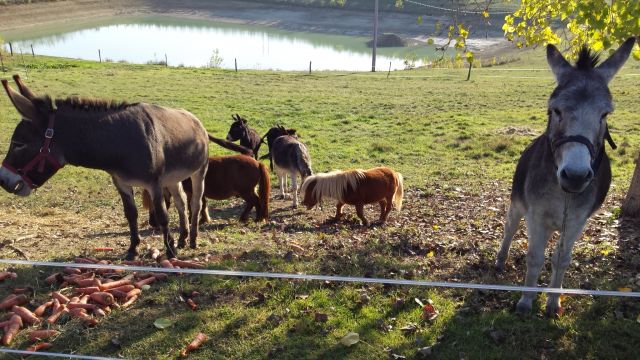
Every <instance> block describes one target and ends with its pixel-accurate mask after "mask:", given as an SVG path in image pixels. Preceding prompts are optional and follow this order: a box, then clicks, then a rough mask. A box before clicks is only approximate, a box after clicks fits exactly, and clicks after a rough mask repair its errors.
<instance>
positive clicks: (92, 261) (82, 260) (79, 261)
mask: <svg viewBox="0 0 640 360" xmlns="http://www.w3.org/2000/svg"><path fill="white" fill-rule="evenodd" d="M73 262H74V263H76V264H95V263H97V262H98V260H96V259H92V258H87V257H80V258H75V260H73Z"/></svg>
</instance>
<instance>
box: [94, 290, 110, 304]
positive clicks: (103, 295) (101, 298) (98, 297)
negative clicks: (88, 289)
mask: <svg viewBox="0 0 640 360" xmlns="http://www.w3.org/2000/svg"><path fill="white" fill-rule="evenodd" d="M89 297H90V298H91V300H93V301H95V302H97V303H98V304H100V305H111V304H113V303H114V302H115V299H114V298H113V295H111V294H109V293H108V292H102V291H100V292H94V293H93V294H90V295H89Z"/></svg>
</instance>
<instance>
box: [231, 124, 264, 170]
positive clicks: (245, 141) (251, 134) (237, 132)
mask: <svg viewBox="0 0 640 360" xmlns="http://www.w3.org/2000/svg"><path fill="white" fill-rule="evenodd" d="M231 118H233V120H234V121H233V124H231V128H230V129H229V133H228V134H227V140H229V141H238V140H240V145H242V146H244V147H246V148H248V149H251V151H253V157H254V158H255V159H256V160H258V150H260V145H262V139H261V138H260V135H259V134H258V132H257V131H255V130H254V129H252V128H250V127H249V125H248V124H247V120H246V119H245V118H243V117H241V116H240V115H238V114H235V115H231Z"/></svg>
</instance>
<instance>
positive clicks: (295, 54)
mask: <svg viewBox="0 0 640 360" xmlns="http://www.w3.org/2000/svg"><path fill="white" fill-rule="evenodd" d="M0 35H2V36H3V37H4V39H5V41H6V42H9V41H10V42H11V43H12V45H13V49H14V51H18V52H20V51H22V52H24V53H30V52H31V45H33V48H34V51H35V53H36V54H40V55H51V56H61V57H69V58H78V59H87V60H98V49H99V50H100V53H101V57H102V60H103V61H104V60H107V61H127V62H131V63H138V64H144V63H147V62H159V61H164V60H165V55H166V59H167V61H168V64H169V65H170V66H180V65H184V66H193V67H204V66H212V65H213V66H217V67H221V68H226V69H233V68H234V66H235V60H237V64H238V68H239V69H262V70H264V69H273V70H308V69H309V62H310V61H311V62H312V64H311V66H312V69H314V70H347V71H368V70H371V49H370V48H368V47H367V46H366V41H367V40H369V39H368V38H365V37H357V36H346V35H330V34H319V33H307V32H292V31H284V30H278V29H274V28H269V27H260V26H250V25H241V24H229V23H222V22H212V21H205V20H188V19H176V18H165V17H143V18H131V19H121V18H117V19H111V20H101V21H100V22H96V23H93V24H83V25H77V26H69V25H65V27H50V28H40V29H32V30H28V31H24V30H21V31H19V32H6V33H4V34H0ZM5 47H6V48H7V49H8V45H5ZM434 54H435V52H434V49H433V48H432V47H428V46H409V47H398V48H379V49H378V57H377V64H378V65H377V66H378V70H379V71H381V70H387V69H388V68H389V63H391V68H392V69H394V70H397V69H403V68H405V66H406V64H405V60H406V59H413V60H414V61H415V65H420V64H421V63H422V60H421V59H423V58H425V57H434V56H435V55H434Z"/></svg>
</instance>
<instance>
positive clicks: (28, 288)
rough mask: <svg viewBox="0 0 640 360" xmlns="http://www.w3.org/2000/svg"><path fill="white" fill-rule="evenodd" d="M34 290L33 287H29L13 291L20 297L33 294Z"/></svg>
mask: <svg viewBox="0 0 640 360" xmlns="http://www.w3.org/2000/svg"><path fill="white" fill-rule="evenodd" d="M33 292H34V291H33V288H32V287H31V286H27V287H24V288H15V289H13V293H14V294H16V295H20V294H27V293H33Z"/></svg>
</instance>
